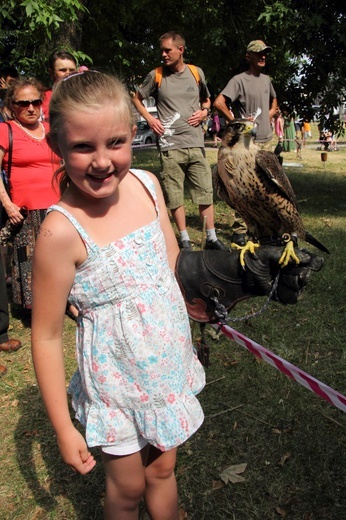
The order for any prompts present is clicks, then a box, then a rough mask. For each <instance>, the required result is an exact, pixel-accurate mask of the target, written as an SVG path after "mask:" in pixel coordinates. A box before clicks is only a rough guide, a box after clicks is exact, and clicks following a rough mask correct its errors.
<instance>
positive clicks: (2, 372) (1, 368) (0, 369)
mask: <svg viewBox="0 0 346 520" xmlns="http://www.w3.org/2000/svg"><path fill="white" fill-rule="evenodd" d="M6 372H7V368H6V367H5V365H0V377H1V376H4V375H5V374H6Z"/></svg>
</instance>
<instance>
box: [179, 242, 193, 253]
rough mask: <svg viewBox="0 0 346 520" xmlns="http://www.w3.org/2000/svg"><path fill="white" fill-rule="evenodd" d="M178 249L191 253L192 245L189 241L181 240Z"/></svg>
mask: <svg viewBox="0 0 346 520" xmlns="http://www.w3.org/2000/svg"><path fill="white" fill-rule="evenodd" d="M180 248H181V249H185V250H187V251H192V245H191V242H190V240H181V241H180Z"/></svg>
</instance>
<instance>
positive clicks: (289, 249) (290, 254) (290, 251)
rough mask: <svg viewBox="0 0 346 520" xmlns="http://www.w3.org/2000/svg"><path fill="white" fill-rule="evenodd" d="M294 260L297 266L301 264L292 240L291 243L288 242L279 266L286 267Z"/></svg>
mask: <svg viewBox="0 0 346 520" xmlns="http://www.w3.org/2000/svg"><path fill="white" fill-rule="evenodd" d="M291 259H292V260H293V261H294V262H295V263H296V264H299V263H300V260H299V258H298V256H297V255H296V252H295V250H294V242H293V241H292V240H290V241H289V242H287V245H286V247H285V249H284V251H283V253H282V255H281V257H280V260H279V265H281V267H286V266H287V265H288V262H289V261H290V260H291Z"/></svg>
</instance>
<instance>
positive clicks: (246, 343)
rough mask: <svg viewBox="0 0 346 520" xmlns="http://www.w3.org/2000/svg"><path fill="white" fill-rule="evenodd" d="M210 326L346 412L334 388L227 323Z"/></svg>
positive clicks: (344, 398) (344, 403)
mask: <svg viewBox="0 0 346 520" xmlns="http://www.w3.org/2000/svg"><path fill="white" fill-rule="evenodd" d="M212 327H214V328H215V329H216V330H221V332H222V333H223V334H224V335H225V336H227V337H228V338H230V339H233V341H235V342H236V343H238V345H241V346H242V347H244V348H246V349H247V350H248V351H249V352H251V353H252V354H254V355H255V356H257V357H260V358H262V359H263V361H265V362H266V363H268V364H269V365H271V366H272V367H274V368H276V369H278V370H279V371H280V372H282V373H283V374H285V375H286V376H288V377H289V378H291V379H294V380H295V381H297V383H299V384H300V385H302V386H304V387H305V388H307V389H308V390H310V391H311V392H314V393H315V394H317V395H318V396H319V397H321V398H322V399H325V400H326V401H328V403H330V404H333V405H334V406H336V407H337V408H339V409H340V410H342V411H343V412H346V397H345V396H344V395H342V394H340V393H339V392H337V391H336V390H333V388H330V387H329V386H327V385H325V384H324V383H322V382H321V381H319V380H318V379H315V378H314V377H312V376H310V375H309V374H307V373H306V372H304V371H303V370H300V368H298V367H296V366H294V365H292V363H289V362H288V361H286V360H285V359H283V358H281V357H279V356H277V355H276V354H274V353H273V352H271V351H270V350H268V349H266V348H265V347H262V345H259V344H258V343H256V342H255V341H253V340H252V339H249V338H248V337H246V336H244V335H243V334H241V333H240V332H238V331H236V330H234V329H232V328H231V327H229V326H228V325H221V324H220V323H219V324H215V325H212Z"/></svg>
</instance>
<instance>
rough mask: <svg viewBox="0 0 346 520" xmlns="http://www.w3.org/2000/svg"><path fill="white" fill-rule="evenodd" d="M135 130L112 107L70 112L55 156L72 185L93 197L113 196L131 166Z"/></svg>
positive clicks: (60, 134)
mask: <svg viewBox="0 0 346 520" xmlns="http://www.w3.org/2000/svg"><path fill="white" fill-rule="evenodd" d="M134 133H135V127H131V126H130V123H129V121H128V120H126V118H125V117H124V116H123V115H122V114H121V112H120V110H119V109H118V108H115V107H114V105H112V104H106V105H104V106H103V107H100V108H97V109H96V108H95V110H92V109H91V110H90V109H88V111H86V110H78V111H77V110H75V111H70V112H69V113H68V114H67V116H66V117H65V120H64V123H63V126H62V128H61V131H60V132H59V136H58V142H57V146H58V153H59V155H60V156H61V157H62V158H63V159H64V161H65V167H66V171H67V174H68V176H69V178H70V179H71V181H72V183H73V184H74V185H75V186H76V187H77V188H78V189H79V190H80V191H81V192H83V193H85V194H86V195H89V196H91V197H94V198H106V197H110V196H112V195H114V193H115V192H116V191H117V188H118V186H119V184H120V182H121V181H122V180H123V178H124V177H125V175H126V174H127V172H128V171H129V169H130V166H131V158H132V156H131V144H132V139H133V137H134Z"/></svg>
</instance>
